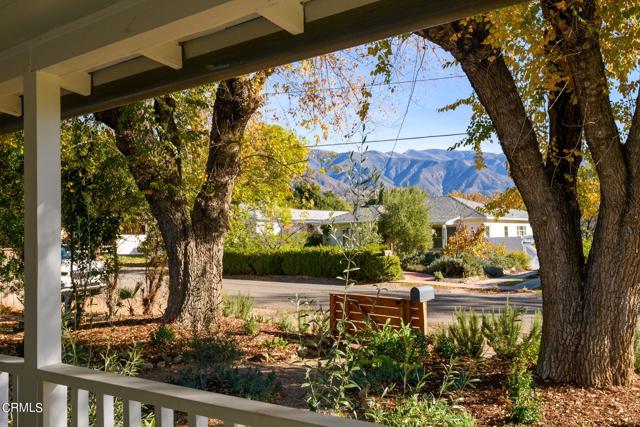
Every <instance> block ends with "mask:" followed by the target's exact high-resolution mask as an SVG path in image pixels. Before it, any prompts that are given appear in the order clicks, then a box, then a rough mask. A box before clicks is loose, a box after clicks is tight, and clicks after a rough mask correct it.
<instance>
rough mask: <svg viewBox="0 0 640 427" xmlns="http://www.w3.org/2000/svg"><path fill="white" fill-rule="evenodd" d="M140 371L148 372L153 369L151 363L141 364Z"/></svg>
mask: <svg viewBox="0 0 640 427" xmlns="http://www.w3.org/2000/svg"><path fill="white" fill-rule="evenodd" d="M142 369H143V370H145V371H149V370H151V369H153V363H150V362H144V363H143V364H142Z"/></svg>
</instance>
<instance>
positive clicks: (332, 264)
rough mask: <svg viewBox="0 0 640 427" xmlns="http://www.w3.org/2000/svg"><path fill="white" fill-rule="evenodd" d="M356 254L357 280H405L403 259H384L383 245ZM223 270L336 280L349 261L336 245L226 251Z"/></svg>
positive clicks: (385, 257)
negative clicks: (403, 278)
mask: <svg viewBox="0 0 640 427" xmlns="http://www.w3.org/2000/svg"><path fill="white" fill-rule="evenodd" d="M354 251H355V254H354V255H355V257H354V258H355V263H356V265H357V266H358V268H359V270H356V271H354V272H352V274H353V279H354V280H358V281H372V282H378V281H387V280H395V279H399V278H402V267H401V266H400V259H399V258H398V257H397V256H395V255H391V256H385V255H384V252H383V248H382V247H381V246H378V245H371V246H366V247H363V248H360V249H356V250H354ZM223 267H224V273H225V274H227V275H248V274H251V275H259V276H265V275H287V276H310V277H331V278H333V277H338V276H340V275H342V273H343V271H344V269H345V268H346V260H345V255H344V253H343V251H342V249H341V248H339V247H335V246H318V247H306V248H302V249H282V250H273V251H268V250H263V251H253V252H251V251H243V250H239V249H230V248H227V249H225V253H224V257H223Z"/></svg>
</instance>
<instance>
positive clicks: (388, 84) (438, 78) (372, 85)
mask: <svg viewBox="0 0 640 427" xmlns="http://www.w3.org/2000/svg"><path fill="white" fill-rule="evenodd" d="M464 77H466V76H464V75H453V76H445V77H431V78H426V79H415V80H414V79H412V80H398V81H395V82H380V83H371V84H368V85H366V86H367V87H378V86H394V85H403V84H414V85H415V84H416V83H424V82H432V81H438V80H451V79H461V78H464ZM347 88H349V86H330V87H325V88H319V89H316V92H323V91H326V92H330V91H334V90H344V89H347ZM303 92H306V90H305V89H290V90H289V91H273V92H265V93H264V94H265V95H285V94H287V93H303Z"/></svg>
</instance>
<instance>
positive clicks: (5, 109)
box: [0, 95, 22, 117]
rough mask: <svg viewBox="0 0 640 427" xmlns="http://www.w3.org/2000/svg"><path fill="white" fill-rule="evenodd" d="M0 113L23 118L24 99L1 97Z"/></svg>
mask: <svg viewBox="0 0 640 427" xmlns="http://www.w3.org/2000/svg"><path fill="white" fill-rule="evenodd" d="M0 113H5V114H9V115H11V116H15V117H20V116H22V98H21V97H20V96H19V95H2V96H0Z"/></svg>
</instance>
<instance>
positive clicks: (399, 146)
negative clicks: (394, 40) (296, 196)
mask: <svg viewBox="0 0 640 427" xmlns="http://www.w3.org/2000/svg"><path fill="white" fill-rule="evenodd" d="M442 56H445V54H444V53H442V51H440V52H437V56H432V55H428V56H427V58H426V59H425V61H424V63H423V65H422V67H421V68H420V72H419V73H418V74H414V69H410V70H407V71H406V72H405V74H404V75H399V76H395V77H394V78H393V79H392V80H393V81H411V80H413V79H414V76H416V75H417V76H418V80H423V79H433V78H436V79H441V78H443V77H447V78H446V79H441V80H434V81H418V82H417V83H416V84H415V88H414V89H413V96H411V101H410V103H409V98H410V95H411V89H412V86H413V85H412V84H411V83H405V84H398V85H395V86H394V89H395V90H394V91H393V93H392V92H391V91H390V88H389V86H377V87H374V88H372V93H373V98H372V104H373V107H372V110H373V112H372V114H371V121H370V122H369V123H367V131H366V132H367V140H368V141H373V140H379V139H393V140H395V139H396V138H407V137H416V136H424V135H437V134H452V133H464V132H465V131H466V128H467V125H468V123H469V117H470V115H471V112H470V109H469V108H468V107H460V108H459V109H457V110H456V111H447V112H442V113H440V112H438V111H437V110H438V109H439V108H441V107H443V106H445V105H447V104H450V103H452V102H454V101H456V100H458V99H461V98H465V97H467V96H469V95H470V94H471V93H472V88H471V86H470V84H469V82H468V80H467V79H466V77H463V76H464V74H463V73H462V71H461V70H460V69H459V68H458V67H450V68H448V69H446V70H443V69H442V66H441V62H442V59H439V58H438V57H442ZM445 59H446V58H445ZM268 100H269V101H268V104H267V110H272V111H279V113H278V114H277V116H278V118H277V119H271V120H269V118H267V120H268V121H271V122H275V123H278V124H280V125H283V126H285V127H288V128H291V129H293V130H294V131H295V132H296V133H297V134H298V135H300V136H303V137H305V139H306V140H307V141H308V142H310V143H313V142H314V141H315V139H316V138H315V136H316V135H318V134H319V133H320V132H319V131H309V130H307V129H304V128H302V127H300V126H299V125H297V124H296V123H295V122H294V121H293V120H292V119H291V118H289V117H287V114H286V113H284V111H285V110H286V108H287V105H289V100H288V98H286V96H284V95H275V96H274V95H272V96H270V97H269V98H268ZM408 103H409V106H408V113H407V115H406V117H405V119H404V123H402V118H403V117H404V113H405V111H406V110H407V104H408ZM381 105H384V107H381ZM379 108H382V109H383V110H382V111H379ZM351 122H352V125H353V126H357V121H356V120H353V119H352V120H351ZM361 138H362V136H360V135H356V136H353V137H350V138H345V137H344V136H343V135H341V134H340V133H339V132H332V133H331V135H330V137H329V139H327V140H321V141H320V142H319V143H320V144H331V143H343V142H346V141H347V140H349V141H354V140H355V141H357V140H360V139H361ZM462 138H463V137H461V136H452V137H442V138H433V139H420V140H411V141H397V142H395V141H388V142H372V143H370V144H369V149H370V150H377V151H391V150H392V149H393V148H394V145H395V151H396V152H400V153H401V152H405V151H407V150H410V149H418V150H421V149H428V148H439V149H447V148H449V147H451V146H452V145H453V144H454V143H456V142H458V141H460V139H462ZM394 143H395V144H394ZM322 149H327V150H332V151H351V150H353V149H354V146H348V145H347V146H344V145H343V146H331V147H322ZM483 150H484V151H487V152H501V150H500V146H499V145H498V144H496V143H490V144H485V145H484V146H483Z"/></svg>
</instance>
